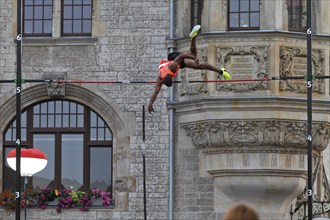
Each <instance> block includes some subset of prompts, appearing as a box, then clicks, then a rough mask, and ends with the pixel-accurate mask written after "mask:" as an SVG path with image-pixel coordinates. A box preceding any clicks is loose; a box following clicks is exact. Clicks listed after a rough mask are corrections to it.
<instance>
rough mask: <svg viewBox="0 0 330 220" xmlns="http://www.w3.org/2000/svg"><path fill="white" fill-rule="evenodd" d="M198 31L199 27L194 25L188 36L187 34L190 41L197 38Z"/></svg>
mask: <svg viewBox="0 0 330 220" xmlns="http://www.w3.org/2000/svg"><path fill="white" fill-rule="evenodd" d="M200 29H201V26H200V25H196V26H195V27H194V28H193V29H192V30H191V32H190V34H189V37H190V39H194V38H195V37H196V36H197V34H198V31H199V30H200Z"/></svg>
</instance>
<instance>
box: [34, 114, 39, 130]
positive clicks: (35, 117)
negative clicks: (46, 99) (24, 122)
mask: <svg viewBox="0 0 330 220" xmlns="http://www.w3.org/2000/svg"><path fill="white" fill-rule="evenodd" d="M33 127H34V128H39V127H40V121H39V115H34V116H33Z"/></svg>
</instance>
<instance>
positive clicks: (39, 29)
mask: <svg viewBox="0 0 330 220" xmlns="http://www.w3.org/2000/svg"><path fill="white" fill-rule="evenodd" d="M34 33H36V34H40V33H42V21H36V20H35V21H34Z"/></svg>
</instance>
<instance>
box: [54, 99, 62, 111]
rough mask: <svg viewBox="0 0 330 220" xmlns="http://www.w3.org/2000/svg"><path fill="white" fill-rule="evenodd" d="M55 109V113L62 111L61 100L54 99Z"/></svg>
mask: <svg viewBox="0 0 330 220" xmlns="http://www.w3.org/2000/svg"><path fill="white" fill-rule="evenodd" d="M55 107H56V108H55V109H56V113H57V114H59V113H62V102H61V101H56V102H55Z"/></svg>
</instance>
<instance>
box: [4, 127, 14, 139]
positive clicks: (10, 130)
mask: <svg viewBox="0 0 330 220" xmlns="http://www.w3.org/2000/svg"><path fill="white" fill-rule="evenodd" d="M12 135H13V134H12V129H8V131H7V132H6V135H5V140H6V141H11V140H12Z"/></svg>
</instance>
